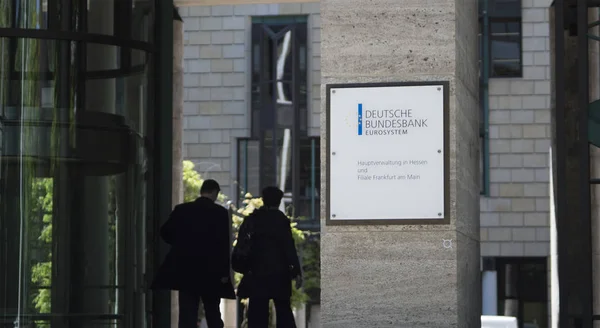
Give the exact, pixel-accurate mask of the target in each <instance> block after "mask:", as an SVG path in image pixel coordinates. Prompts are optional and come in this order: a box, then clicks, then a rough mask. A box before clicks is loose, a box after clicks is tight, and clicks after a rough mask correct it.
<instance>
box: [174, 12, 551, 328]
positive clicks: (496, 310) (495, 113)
mask: <svg viewBox="0 0 600 328" xmlns="http://www.w3.org/2000/svg"><path fill="white" fill-rule="evenodd" d="M549 6H550V1H549V0H512V1H499V0H488V1H481V2H480V45H481V49H480V50H481V54H480V75H481V77H480V79H481V84H480V91H481V92H480V99H481V101H480V104H481V145H480V147H481V151H480V153H481V200H480V209H481V214H480V222H481V255H482V271H483V290H484V292H483V294H484V295H483V298H484V313H486V314H507V315H514V316H517V317H519V318H520V321H521V322H527V323H535V324H537V325H538V327H546V326H547V323H548V309H547V304H548V292H547V278H546V276H547V271H548V264H547V257H548V255H549V238H550V236H549V228H548V227H549V219H548V218H549V198H548V195H549V190H548V181H549V171H548V149H549V146H550V48H549V33H550V32H549V23H548V22H549V14H548V12H549V11H548V8H549ZM180 13H181V15H182V17H183V20H184V28H185V37H184V38H185V40H184V42H185V58H184V61H185V62H184V68H185V76H184V88H185V99H184V100H185V103H184V137H183V143H184V158H185V159H188V160H191V161H193V162H194V163H195V164H196V170H197V171H198V172H200V173H201V174H202V175H203V176H204V177H210V178H215V179H217V180H219V181H220V182H222V184H223V185H224V188H223V190H224V191H225V192H226V193H227V195H229V196H230V198H232V199H233V200H234V201H236V200H239V199H240V195H243V194H245V193H246V192H250V193H252V194H256V193H257V192H258V191H259V190H260V187H261V186H265V185H266V184H277V185H279V186H281V187H282V189H283V190H285V191H286V195H287V196H288V197H287V198H286V199H287V205H293V206H292V207H291V208H292V209H293V210H294V213H295V214H296V215H297V216H301V217H304V218H307V219H308V220H307V221H308V222H304V223H303V224H306V226H307V228H310V229H315V230H317V228H318V224H319V211H318V204H319V190H318V189H319V186H320V169H319V167H320V164H319V157H320V156H319V154H320V142H319V135H320V132H319V131H320V112H321V108H322V107H321V90H322V88H321V87H322V86H321V83H320V82H321V74H320V53H321V51H320V50H321V42H320V41H321V40H320V14H319V13H320V8H319V3H318V2H306V3H301V2H299V3H279V4H278V3H276V2H274V3H272V4H255V5H222V6H188V7H181V8H180ZM309 222H310V223H309Z"/></svg>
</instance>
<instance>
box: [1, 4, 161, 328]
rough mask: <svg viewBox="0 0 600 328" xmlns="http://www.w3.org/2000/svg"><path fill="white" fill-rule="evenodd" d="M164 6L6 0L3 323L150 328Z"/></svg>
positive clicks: (3, 23)
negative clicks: (156, 100)
mask: <svg viewBox="0 0 600 328" xmlns="http://www.w3.org/2000/svg"><path fill="white" fill-rule="evenodd" d="M154 12H155V1H154V0H81V1H79V0H3V1H1V2H0V138H1V143H0V145H1V149H0V327H1V328H5V327H11V328H12V327H53V328H59V327H60V328H62V327H78V328H80V327H108V326H111V327H115V328H116V327H144V326H146V321H147V318H148V314H147V313H148V312H149V308H151V306H150V305H148V304H150V303H149V302H148V301H147V299H148V297H147V293H145V286H146V279H147V278H146V275H147V274H148V270H147V267H148V263H153V260H152V259H150V257H151V256H153V255H152V250H151V247H149V245H150V244H151V240H149V239H150V237H149V236H152V234H151V231H152V229H154V227H155V225H156V224H155V223H153V222H152V220H153V216H152V214H151V213H148V212H149V211H148V210H147V208H149V207H148V206H147V205H148V204H147V203H148V202H147V199H149V198H150V197H152V196H151V195H148V193H147V184H149V183H151V180H152V179H153V177H155V175H154V174H152V173H151V172H148V170H149V169H148V167H149V166H152V165H151V164H149V163H150V162H151V161H152V160H153V157H152V154H151V153H150V149H151V148H152V147H151V146H152V144H153V141H152V140H155V139H154V136H153V135H152V133H153V131H154V128H153V127H152V124H153V121H154V120H153V110H152V107H151V106H150V105H149V104H152V100H151V98H152V97H154V95H152V89H153V88H154V86H152V85H150V84H149V82H151V81H153V79H152V76H153V74H155V73H154V63H153V54H154V53H153V49H154V41H153V39H154V35H155V31H154V25H155V24H154V20H155V17H154ZM169 15H172V14H171V13H169ZM169 175H170V173H169ZM150 271H151V270H150Z"/></svg>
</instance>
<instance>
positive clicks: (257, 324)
mask: <svg viewBox="0 0 600 328" xmlns="http://www.w3.org/2000/svg"><path fill="white" fill-rule="evenodd" d="M282 198H283V192H282V191H281V190H280V189H278V188H276V187H267V188H265V189H264V190H263V192H262V199H263V204H264V206H262V207H261V208H259V209H257V210H255V211H254V212H253V213H252V214H250V215H249V216H248V217H247V218H246V219H245V220H244V222H243V223H242V225H241V227H240V231H239V234H238V236H245V235H247V234H248V233H250V234H251V236H252V237H251V239H252V242H251V243H252V247H251V251H250V256H249V259H250V260H249V272H246V273H244V277H243V279H242V281H241V283H240V285H239V287H238V297H240V298H249V301H250V304H249V308H248V327H249V328H266V327H267V326H268V322H269V300H271V299H272V300H273V301H274V303H275V311H276V317H277V328H295V327H296V323H295V321H294V315H293V313H292V309H291V304H290V299H291V296H292V280H293V279H295V280H296V285H297V286H298V287H300V285H301V283H302V271H301V268H300V261H299V260H298V254H297V253H296V246H295V244H294V239H293V237H292V228H291V226H290V220H289V219H288V217H287V216H286V215H285V214H284V213H282V212H281V211H280V210H279V205H280V204H281V199H282Z"/></svg>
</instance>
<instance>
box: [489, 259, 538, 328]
mask: <svg viewBox="0 0 600 328" xmlns="http://www.w3.org/2000/svg"><path fill="white" fill-rule="evenodd" d="M496 269H497V271H498V285H497V288H498V289H497V291H498V315H506V316H513V317H516V318H517V319H518V321H519V327H520V328H524V327H547V326H548V281H547V274H548V272H547V270H548V268H547V259H546V258H497V259H496Z"/></svg>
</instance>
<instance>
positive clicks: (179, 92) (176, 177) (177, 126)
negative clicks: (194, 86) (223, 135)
mask: <svg viewBox="0 0 600 328" xmlns="http://www.w3.org/2000/svg"><path fill="white" fill-rule="evenodd" d="M182 135H183V21H181V20H173V206H175V205H177V204H179V203H181V202H183V152H182V148H183V139H182ZM178 316H179V302H178V293H177V292H176V291H173V292H172V293H171V327H172V328H176V327H177V324H178V322H179V318H178Z"/></svg>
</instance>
